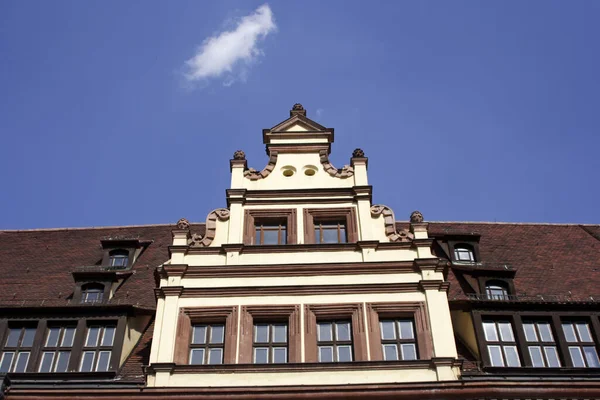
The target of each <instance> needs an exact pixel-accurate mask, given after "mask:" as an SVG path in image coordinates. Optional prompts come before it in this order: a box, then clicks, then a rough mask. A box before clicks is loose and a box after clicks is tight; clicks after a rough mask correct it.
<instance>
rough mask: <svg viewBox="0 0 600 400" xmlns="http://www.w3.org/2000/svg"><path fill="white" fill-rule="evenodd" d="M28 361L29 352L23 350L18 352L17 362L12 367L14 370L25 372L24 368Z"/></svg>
mask: <svg viewBox="0 0 600 400" xmlns="http://www.w3.org/2000/svg"><path fill="white" fill-rule="evenodd" d="M28 361H29V352H28V351H25V352H22V353H19V355H18V356H17V362H16V363H15V366H14V368H13V371H14V372H25V368H27V362H28Z"/></svg>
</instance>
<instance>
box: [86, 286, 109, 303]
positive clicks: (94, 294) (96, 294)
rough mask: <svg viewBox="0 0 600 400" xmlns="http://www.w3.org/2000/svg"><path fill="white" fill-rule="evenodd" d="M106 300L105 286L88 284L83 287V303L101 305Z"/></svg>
mask: <svg viewBox="0 0 600 400" xmlns="http://www.w3.org/2000/svg"><path fill="white" fill-rule="evenodd" d="M103 299H104V285H101V284H99V283H88V284H86V285H83V286H82V287H81V302H82V303H101V302H102V300H103Z"/></svg>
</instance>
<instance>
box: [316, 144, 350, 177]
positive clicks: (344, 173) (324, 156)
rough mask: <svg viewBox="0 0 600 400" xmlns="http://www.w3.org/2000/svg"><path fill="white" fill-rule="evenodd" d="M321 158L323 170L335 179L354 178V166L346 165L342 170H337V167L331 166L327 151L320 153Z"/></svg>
mask: <svg viewBox="0 0 600 400" xmlns="http://www.w3.org/2000/svg"><path fill="white" fill-rule="evenodd" d="M319 156H320V159H321V164H323V168H325V172H327V173H328V174H329V175H331V176H333V177H334V178H341V179H345V178H350V177H351V176H354V168H352V166H350V165H344V167H343V168H342V169H337V168H336V167H334V166H333V165H332V164H331V162H329V155H328V152H327V150H321V151H319Z"/></svg>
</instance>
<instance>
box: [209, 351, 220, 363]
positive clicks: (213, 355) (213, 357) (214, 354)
mask: <svg viewBox="0 0 600 400" xmlns="http://www.w3.org/2000/svg"><path fill="white" fill-rule="evenodd" d="M208 363H209V364H223V349H210V353H209V355H208Z"/></svg>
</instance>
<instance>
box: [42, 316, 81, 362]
mask: <svg viewBox="0 0 600 400" xmlns="http://www.w3.org/2000/svg"><path fill="white" fill-rule="evenodd" d="M75 329H76V327H75V326H74V325H73V326H49V327H48V329H47V330H46V337H45V340H44V347H43V348H42V355H41V361H40V366H39V372H67V370H68V368H69V361H70V359H71V350H72V348H73V340H74V338H75Z"/></svg>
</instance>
